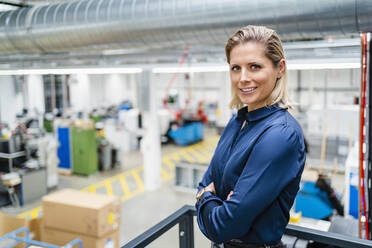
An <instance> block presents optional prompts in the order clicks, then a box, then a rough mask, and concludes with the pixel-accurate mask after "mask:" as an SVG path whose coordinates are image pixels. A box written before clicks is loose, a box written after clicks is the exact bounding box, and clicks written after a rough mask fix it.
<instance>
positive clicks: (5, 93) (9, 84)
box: [0, 76, 23, 123]
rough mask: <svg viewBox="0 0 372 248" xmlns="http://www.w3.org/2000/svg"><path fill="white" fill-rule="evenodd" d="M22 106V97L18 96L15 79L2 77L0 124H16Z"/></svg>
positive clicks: (0, 82) (0, 81) (0, 78)
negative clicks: (17, 114)
mask: <svg viewBox="0 0 372 248" xmlns="http://www.w3.org/2000/svg"><path fill="white" fill-rule="evenodd" d="M22 106H23V102H22V95H21V93H20V92H19V93H18V94H17V92H16V85H15V82H14V79H13V77H12V76H0V122H7V123H12V122H14V120H15V117H16V113H17V112H20V111H21V110H22Z"/></svg>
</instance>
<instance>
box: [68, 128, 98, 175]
mask: <svg viewBox="0 0 372 248" xmlns="http://www.w3.org/2000/svg"><path fill="white" fill-rule="evenodd" d="M71 142H72V161H73V166H72V167H73V168H72V170H73V172H74V173H76V174H82V175H90V174H93V173H95V172H97V170H98V158H97V141H96V133H95V130H94V129H82V128H72V129H71Z"/></svg>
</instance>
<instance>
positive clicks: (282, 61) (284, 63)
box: [277, 59, 286, 79]
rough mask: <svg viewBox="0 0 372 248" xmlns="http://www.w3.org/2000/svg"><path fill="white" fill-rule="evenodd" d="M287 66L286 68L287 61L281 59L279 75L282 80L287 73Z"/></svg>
mask: <svg viewBox="0 0 372 248" xmlns="http://www.w3.org/2000/svg"><path fill="white" fill-rule="evenodd" d="M285 66H286V61H285V59H281V60H280V62H279V71H278V75H277V78H278V79H281V78H282V76H283V74H284V71H285Z"/></svg>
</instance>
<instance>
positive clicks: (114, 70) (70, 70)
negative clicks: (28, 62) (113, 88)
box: [0, 67, 142, 75]
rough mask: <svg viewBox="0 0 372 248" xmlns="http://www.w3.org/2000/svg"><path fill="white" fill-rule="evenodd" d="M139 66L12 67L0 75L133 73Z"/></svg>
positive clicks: (137, 71)
mask: <svg viewBox="0 0 372 248" xmlns="http://www.w3.org/2000/svg"><path fill="white" fill-rule="evenodd" d="M141 72H142V69H141V68H134V67H133V68H60V69H19V70H17V69H12V70H0V75H49V74H52V75H67V74H133V73H141Z"/></svg>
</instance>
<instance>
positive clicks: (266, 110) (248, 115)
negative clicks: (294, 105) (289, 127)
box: [238, 105, 282, 121]
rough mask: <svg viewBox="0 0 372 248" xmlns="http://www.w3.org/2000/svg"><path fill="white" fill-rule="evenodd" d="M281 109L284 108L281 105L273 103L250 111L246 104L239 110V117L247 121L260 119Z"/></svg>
mask: <svg viewBox="0 0 372 248" xmlns="http://www.w3.org/2000/svg"><path fill="white" fill-rule="evenodd" d="M281 109H282V108H281V107H279V106H278V105H273V106H268V107H262V108H259V109H255V110H253V111H250V112H248V107H247V106H245V107H243V108H241V109H239V110H238V119H240V120H246V121H258V120H260V119H263V118H265V117H267V116H269V115H271V114H273V113H275V112H277V111H279V110H281Z"/></svg>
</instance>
